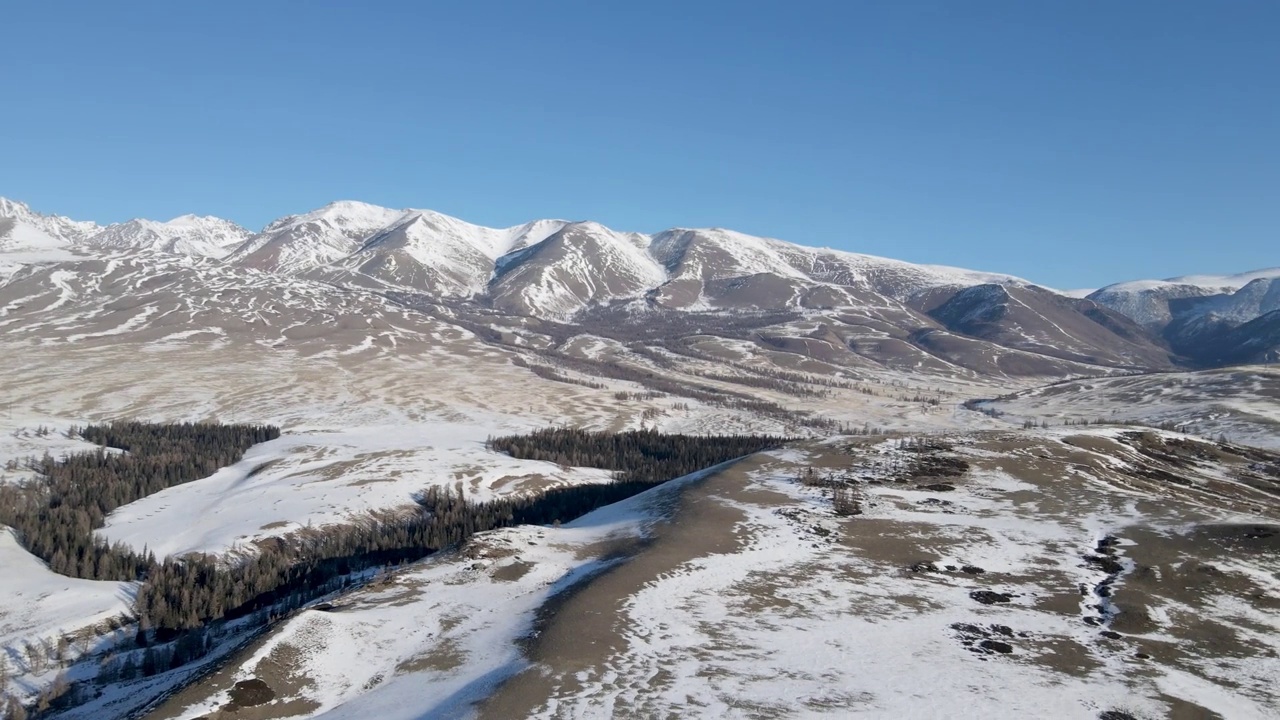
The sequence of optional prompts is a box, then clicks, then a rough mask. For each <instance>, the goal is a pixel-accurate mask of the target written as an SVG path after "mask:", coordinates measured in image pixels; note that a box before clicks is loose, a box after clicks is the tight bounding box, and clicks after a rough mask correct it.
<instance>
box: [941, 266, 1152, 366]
mask: <svg viewBox="0 0 1280 720" xmlns="http://www.w3.org/2000/svg"><path fill="white" fill-rule="evenodd" d="M930 315H932V316H933V317H934V318H935V319H936V320H938V321H939V322H941V323H942V324H943V325H944V326H946V327H947V328H948V329H949V330H952V331H955V332H962V333H964V334H966V335H969V336H972V337H978V338H983V339H985V340H989V341H992V342H995V343H997V344H1000V345H1003V346H1005V347H1015V348H1019V349H1023V350H1032V351H1034V352H1038V353H1041V354H1045V355H1049V356H1054V357H1062V358H1064V359H1069V360H1075V361H1079V362H1088V363H1109V364H1121V365H1123V364H1130V365H1132V366H1135V367H1169V366H1170V358H1169V353H1168V351H1167V350H1166V349H1164V348H1162V347H1160V346H1159V345H1158V344H1157V343H1156V342H1153V341H1152V339H1151V338H1149V337H1147V336H1146V334H1145V333H1144V332H1143V331H1142V329H1141V328H1140V327H1138V326H1137V325H1136V324H1135V323H1133V322H1132V321H1131V320H1129V319H1128V318H1127V317H1125V316H1123V315H1121V314H1119V313H1116V312H1113V311H1111V310H1108V309H1106V308H1104V307H1102V306H1100V305H1098V304H1095V303H1093V302H1091V301H1089V300H1077V299H1074V298H1067V297H1063V296H1061V295H1057V294H1055V293H1051V292H1049V291H1047V290H1044V289H1041V288H1036V287H1016V286H1005V285H996V284H988V285H976V286H973V287H969V288H966V289H964V290H961V291H960V292H958V293H956V294H955V295H954V296H952V298H951V299H950V300H948V301H947V302H945V303H943V304H942V305H941V306H939V307H937V308H935V309H933V310H932V311H931V312H930ZM1085 349H1088V350H1087V351H1088V352H1089V354H1087V355H1084V356H1082V355H1080V354H1079V353H1080V352H1081V351H1082V350H1085Z"/></svg>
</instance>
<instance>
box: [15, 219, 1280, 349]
mask: <svg viewBox="0 0 1280 720" xmlns="http://www.w3.org/2000/svg"><path fill="white" fill-rule="evenodd" d="M19 246H22V247H24V248H27V249H25V250H23V251H22V253H18V254H15V253H17V250H16V248H18V247H19ZM6 248H7V250H6ZM0 251H5V252H7V253H8V254H7V255H5V258H6V260H5V263H6V264H5V267H6V268H8V270H7V272H9V273H11V272H12V269H13V268H14V267H18V266H20V265H21V264H22V263H32V262H41V261H55V260H65V259H66V257H67V255H66V254H67V253H80V254H82V255H83V254H89V255H104V254H112V255H113V254H118V253H150V254H153V255H154V254H157V253H158V254H161V255H190V256H200V257H205V258H212V259H214V260H215V261H216V262H221V263H224V264H226V265H227V266H229V267H239V268H247V269H253V270H256V271H261V272H265V273H267V274H268V275H272V276H278V277H281V278H297V279H307V280H320V281H323V282H324V283H327V284H328V285H329V286H339V287H341V286H348V287H359V288H363V289H368V290H375V291H379V292H394V293H398V294H399V295H400V296H403V297H416V298H423V299H425V300H426V301H428V302H434V301H437V300H442V299H450V301H451V302H464V303H470V306H472V307H474V308H487V309H488V310H487V311H498V312H501V313H505V314H509V315H514V316H526V317H534V318H538V319H542V320H550V321H555V322H558V323H571V322H578V321H581V320H582V318H583V317H584V313H587V314H590V313H595V314H596V315H599V313H601V312H605V313H608V312H617V311H625V312H631V313H634V312H635V311H653V312H664V311H666V312H671V311H674V312H708V311H709V312H726V313H733V312H737V311H749V312H763V313H784V314H791V315H793V316H804V315H806V314H810V315H812V314H824V313H825V314H835V315H834V316H838V317H839V318H840V321H841V322H842V323H846V324H851V326H852V327H853V328H856V329H855V330H850V331H849V332H847V333H845V334H844V335H841V334H840V333H834V334H830V335H829V336H824V337H825V339H823V340H822V341H821V342H823V343H827V344H828V345H831V348H829V349H826V350H823V351H822V353H823V354H825V355H826V356H829V357H827V359H828V360H830V359H832V358H835V357H845V355H846V354H848V352H849V350H850V349H851V348H856V351H855V353H854V354H856V355H858V356H859V357H863V358H865V357H872V358H873V359H874V360H875V361H876V362H885V361H887V360H888V359H890V358H892V357H895V356H898V357H901V356H902V354H903V353H906V354H907V355H908V356H911V357H913V358H916V359H915V360H913V361H912V362H916V363H924V364H925V365H928V364H930V363H933V362H936V361H937V360H938V359H941V360H942V361H944V362H945V363H949V364H951V365H958V366H962V367H971V368H977V367H978V366H981V367H987V366H988V365H989V364H991V363H993V362H994V363H995V365H992V366H991V367H997V366H999V367H1004V368H1007V367H1011V366H1010V365H1009V364H1008V363H1010V362H1012V363H1014V365H1016V366H1018V367H1030V366H1028V365H1027V364H1026V362H1027V360H1026V358H1027V357H1030V356H1032V355H1033V356H1035V357H1039V358H1041V360H1037V361H1035V362H1034V363H1032V365H1034V367H1035V368H1036V369H1035V370H1034V372H1036V373H1041V372H1057V370H1053V369H1049V370H1046V369H1045V367H1047V366H1045V365H1044V364H1043V362H1042V361H1043V360H1044V359H1045V358H1050V359H1052V361H1053V362H1054V363H1056V362H1059V361H1063V362H1069V363H1079V364H1083V365H1089V364H1102V365H1107V366H1120V367H1126V368H1133V367H1144V368H1165V367H1168V366H1169V363H1170V356H1169V350H1170V348H1172V349H1173V350H1174V351H1175V352H1176V353H1178V354H1181V355H1182V356H1183V357H1185V358H1191V359H1193V360H1199V361H1201V362H1209V360H1207V359H1206V358H1207V357H1208V356H1206V355H1204V354H1203V353H1201V352H1200V350H1199V348H1200V347H1201V346H1202V345H1204V344H1205V343H1207V342H1209V338H1210V337H1211V336H1213V337H1220V336H1222V337H1224V336H1225V335H1224V333H1227V332H1228V331H1233V330H1234V329H1235V328H1237V327H1239V326H1241V325H1244V324H1247V323H1249V322H1250V321H1252V320H1254V319H1256V318H1258V317H1260V316H1263V315H1266V314H1267V313H1270V312H1273V311H1275V310H1277V309H1280V282H1277V281H1280V269H1276V270H1270V271H1259V272H1255V273H1244V274H1241V275H1235V276H1193V277H1184V278H1173V279H1170V280H1165V281H1139V282H1131V283H1121V284H1118V285H1112V286H1108V287H1106V288H1102V289H1101V290H1098V291H1095V292H1093V293H1091V294H1090V295H1089V296H1088V298H1087V299H1082V298H1076V297H1069V296H1066V295H1063V294H1061V293H1057V292H1055V291H1052V290H1049V289H1046V288H1042V287H1039V286H1037V285H1035V284H1033V283H1031V282H1028V281H1026V280H1023V279H1020V278H1016V277H1012V276H1008V275H999V274H993V273H985V272H979V271H972V270H964V269H959V268H950V267H942V266H932V265H918V264H913V263H907V262H902V261H898V260H892V259H888V258H881V257H875V256H871V255H863V254H858V253H851V252H845V251H840V250H832V249H826V248H813V247H806V246H801V245H796V244H793V243H789V242H784V241H782V240H775V239H771V238H762V237H754V236H750V235H745V234H742V233H738V232H734V231H731V230H724V229H719V228H710V229H688V228H677V229H672V230H667V231H664V232H659V233H656V234H653V235H647V234H641V233H626V232H618V231H615V230H612V229H610V228H607V227H604V226H603V225H600V224H599V223H594V222H568V221H564V220H537V221H533V222H529V223H525V224H522V225H518V226H514V227H509V228H489V227H483V226H479V225H475V224H472V223H468V222H465V221H462V220H459V219H457V218H453V217H449V216H447V215H443V214H441V213H437V212H433V211H430V210H420V209H392V208H386V207H380V206H377V205H370V204H367V203H362V202H355V201H342V202H335V203H331V204H329V205H326V206H324V207H322V208H319V209H317V210H313V211H311V212H307V213H303V214H298V215H289V216H286V217H283V218H280V219H279V220H276V221H274V222H271V223H270V224H268V225H267V226H266V227H265V228H264V229H263V230H262V231H261V232H258V233H250V232H249V231H247V230H245V229H244V228H241V227H239V226H238V225H236V224H234V223H232V222H229V221H226V220H220V219H218V218H211V217H196V216H191V215H186V216H183V217H180V218H176V219H174V220H170V221H168V222H164V223H161V222H154V221H150V220H141V219H140V220H131V221H129V222H125V223H119V224H115V225H110V226H107V227H102V226H99V225H96V224H94V223H86V222H78V221H74V220H69V219H67V218H61V217H58V216H50V215H41V214H39V213H35V212H33V211H31V210H30V208H28V207H27V206H25V205H23V204H21V203H15V202H13V201H8V200H0ZM49 253H54V254H57V257H54V256H52V255H49ZM1267 327H1270V326H1269V325H1268V326H1267ZM1237 334H1238V333H1237ZM1237 334H1233V335H1232V336H1231V337H1232V338H1236V335H1237ZM973 340H981V341H983V342H986V343H992V344H994V345H995V346H998V347H1002V348H1005V349H1012V350H1017V351H1018V352H1019V353H1024V355H1025V356H1024V355H1019V356H1018V357H1019V358H1021V359H1020V360H1017V361H1016V362H1015V361H1012V360H1010V361H1008V362H1006V363H1005V365H1004V366H1000V363H999V362H996V359H997V358H996V356H995V355H989V354H988V355H983V353H987V352H988V350H984V349H983V348H982V347H977V346H971V343H972V341H973ZM1235 341H1238V339H1237V340H1235ZM774 342H777V343H778V344H779V346H780V347H791V346H795V347H804V348H809V349H812V348H814V347H817V346H816V345H815V342H816V340H815V339H814V338H808V339H805V340H804V341H800V342H792V340H790V339H787V338H786V337H784V336H778V337H776V338H775V340H774ZM1250 347H1252V346H1250ZM841 348H843V349H841ZM806 352H808V350H806ZM921 352H923V353H924V354H925V355H926V356H928V357H917V356H918V355H919V353H921ZM1268 352H1270V347H1269V346H1268V347H1264V348H1262V350H1261V353H1260V356H1262V357H1268V356H1269V355H1268ZM832 353H834V355H832ZM1027 354H1029V355H1027ZM1255 355H1259V353H1257V352H1253V351H1252V350H1251V351H1250V355H1249V356H1250V357H1252V356H1255ZM980 356H981V357H980ZM1215 357H1216V355H1215ZM847 360H848V361H849V362H855V363H857V362H862V360H860V359H859V360H855V359H853V358H847ZM1051 365H1052V363H1051ZM1052 367H1055V368H1061V367H1065V366H1060V365H1052ZM978 371H979V372H982V370H978ZM999 371H1000V372H1004V371H1005V370H1004V369H1001V370H999Z"/></svg>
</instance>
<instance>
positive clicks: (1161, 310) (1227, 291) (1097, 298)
mask: <svg viewBox="0 0 1280 720" xmlns="http://www.w3.org/2000/svg"><path fill="white" fill-rule="evenodd" d="M1277 280H1280V267H1276V268H1270V269H1266V270H1254V271H1252V272H1246V273H1239V274H1237V275H1185V276H1182V277H1175V278H1169V279H1167V280H1132V281H1129V282H1122V283H1116V284H1114V285H1108V286H1106V287H1104V288H1101V289H1099V290H1095V291H1094V292H1092V293H1091V294H1090V295H1089V296H1088V297H1089V299H1090V300H1093V301H1094V302H1097V303H1099V304H1101V305H1106V306H1107V307H1109V308H1111V309H1113V310H1116V311H1118V312H1121V313H1123V314H1125V315H1127V316H1129V317H1130V318H1132V319H1133V320H1134V321H1135V322H1137V323H1139V324H1141V325H1143V326H1144V327H1147V328H1148V329H1159V328H1162V327H1164V326H1165V325H1167V324H1169V322H1170V321H1171V320H1172V319H1173V318H1174V317H1175V316H1177V315H1180V314H1185V313H1188V312H1193V311H1195V312H1200V311H1213V310H1217V311H1219V313H1220V314H1221V313H1223V312H1224V311H1225V313H1226V314H1228V315H1231V316H1232V317H1233V318H1234V319H1237V320H1239V321H1240V322H1247V321H1249V320H1252V319H1253V318H1255V317H1257V316H1258V315H1261V314H1264V313H1266V312H1270V310H1274V309H1276V308H1275V307H1271V308H1269V309H1261V308H1260V307H1258V306H1257V305H1256V304H1255V305H1254V306H1253V307H1250V303H1251V302H1253V301H1254V300H1255V298H1259V296H1265V295H1266V294H1267V292H1268V289H1270V288H1271V286H1272V285H1273V284H1275V281H1277ZM1246 288H1247V290H1246ZM1242 291H1243V292H1244V294H1243V295H1241V296H1240V297H1239V298H1238V299H1233V298H1234V296H1236V295H1239V294H1240V293H1241V292H1242ZM1273 294H1274V297H1273V300H1272V301H1273V302H1275V303H1276V304H1277V307H1280V290H1275V291H1273ZM1198 298H1209V299H1211V300H1209V301H1204V302H1202V301H1199V300H1198Z"/></svg>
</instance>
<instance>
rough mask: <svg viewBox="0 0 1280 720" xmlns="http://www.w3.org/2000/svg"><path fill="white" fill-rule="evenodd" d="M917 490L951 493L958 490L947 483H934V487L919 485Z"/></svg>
mask: <svg viewBox="0 0 1280 720" xmlns="http://www.w3.org/2000/svg"><path fill="white" fill-rule="evenodd" d="M916 488H917V489H919V490H932V491H933V492H951V491H952V490H955V489H956V486H955V485H948V484H947V483H934V484H932V485H917V486H916Z"/></svg>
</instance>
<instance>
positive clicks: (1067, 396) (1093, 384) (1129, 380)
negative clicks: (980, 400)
mask: <svg viewBox="0 0 1280 720" xmlns="http://www.w3.org/2000/svg"><path fill="white" fill-rule="evenodd" d="M984 407H989V408H994V409H996V410H999V411H1001V412H1003V413H1006V418H1005V419H1006V420H1008V421H1010V422H1013V423H1018V422H1021V421H1023V420H1026V419H1029V420H1033V421H1036V422H1041V421H1048V422H1049V423H1050V424H1055V425H1056V424H1060V423H1062V422H1064V421H1067V420H1071V421H1076V422H1080V421H1089V422H1093V421H1095V420H1101V421H1103V422H1124V421H1138V422H1142V423H1145V424H1148V425H1157V426H1158V425H1161V424H1164V423H1169V424H1174V425H1177V426H1178V428H1179V429H1182V430H1185V431H1187V432H1193V433H1196V434H1199V435H1205V436H1208V437H1218V436H1219V435H1223V436H1225V437H1226V438H1227V439H1229V440H1232V441H1235V442H1243V443H1248V444H1251V445H1257V446H1259V447H1268V448H1273V449H1280V369H1277V368H1276V367H1275V366H1264V365H1257V366H1252V367H1236V368H1225V369H1222V370H1206V371H1202V372H1183V373H1153V374H1149V375H1133V376H1129V377H1113V378H1090V379H1086V380H1072V381H1067V382H1061V383H1056V384H1053V385H1048V386H1044V387H1038V388H1032V389H1029V390H1024V391H1022V392H1018V393H1015V394H1013V395H1009V396H1006V397H1002V398H1000V399H999V400H996V401H994V402H990V403H984Z"/></svg>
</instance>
